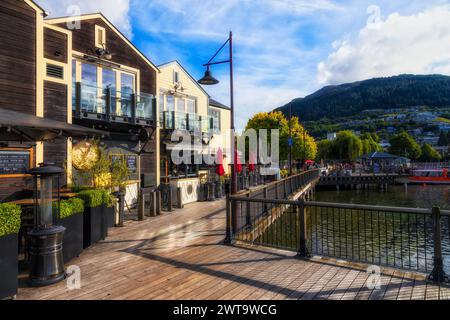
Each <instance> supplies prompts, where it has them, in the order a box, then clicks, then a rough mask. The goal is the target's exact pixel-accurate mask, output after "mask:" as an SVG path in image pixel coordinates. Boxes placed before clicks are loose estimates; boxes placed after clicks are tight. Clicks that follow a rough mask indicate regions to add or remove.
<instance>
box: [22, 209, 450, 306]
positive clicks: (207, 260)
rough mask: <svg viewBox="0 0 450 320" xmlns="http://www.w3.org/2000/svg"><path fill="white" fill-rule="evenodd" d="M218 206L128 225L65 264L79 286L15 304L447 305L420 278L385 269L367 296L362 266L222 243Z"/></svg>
mask: <svg viewBox="0 0 450 320" xmlns="http://www.w3.org/2000/svg"><path fill="white" fill-rule="evenodd" d="M224 218H225V212H224V203H223V202H213V203H195V204H193V205H190V206H187V207H186V208H185V209H183V210H179V211H176V213H173V214H168V215H164V216H160V217H157V218H149V219H147V220H145V221H143V222H135V221H131V222H128V223H127V224H126V227H125V228H120V229H113V230H111V234H110V236H109V237H108V238H107V239H106V240H105V241H103V242H100V243H98V244H97V245H94V246H93V247H91V248H89V249H88V250H86V251H85V252H83V254H82V255H81V256H80V257H79V258H78V259H75V260H74V261H73V262H71V264H76V265H78V266H79V267H80V269H81V275H82V287H81V289H79V290H68V289H67V288H66V286H65V283H64V282H62V283H58V284H55V285H53V286H50V287H46V288H21V289H20V290H19V295H18V299H223V300H229V299H252V300H253V299H339V300H340V299H345V300H347V299H364V300H367V299H425V298H426V299H439V298H440V299H448V298H449V296H450V289H449V288H446V287H441V288H440V287H438V286H434V285H431V284H428V283H426V282H425V281H424V279H425V278H424V276H423V275H417V274H410V273H402V272H400V271H398V270H396V271H394V270H389V269H385V270H383V275H382V278H381V281H382V286H381V289H380V290H370V289H368V288H367V285H366V282H367V279H368V274H367V272H366V271H365V269H364V267H362V268H361V266H360V265H354V264H351V263H344V262H335V261H332V260H325V259H319V258H314V259H312V260H304V259H298V258H297V257H296V256H295V255H294V254H293V253H287V252H283V251H276V250H271V249H264V248H259V247H235V246H226V245H223V244H222V241H223V234H224V229H225V219H224Z"/></svg>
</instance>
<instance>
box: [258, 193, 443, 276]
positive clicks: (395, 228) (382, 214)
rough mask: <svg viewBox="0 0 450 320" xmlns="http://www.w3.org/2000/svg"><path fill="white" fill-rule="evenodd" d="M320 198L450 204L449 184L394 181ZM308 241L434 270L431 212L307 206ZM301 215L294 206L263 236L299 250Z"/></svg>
mask: <svg viewBox="0 0 450 320" xmlns="http://www.w3.org/2000/svg"><path fill="white" fill-rule="evenodd" d="M314 200H315V201H319V202H335V203H353V204H365V205H378V206H388V207H407V208H427V209H430V212H431V208H432V207H435V206H437V207H440V208H442V209H450V187H449V186H408V189H407V190H405V188H404V187H403V186H390V187H389V188H388V190H386V191H382V190H378V189H370V190H341V191H317V192H316V193H315V199H314ZM306 219H307V245H308V248H309V251H310V252H311V253H313V254H318V255H323V256H331V257H337V258H342V259H346V260H356V261H362V262H367V263H369V264H378V265H389V266H395V267H398V268H403V269H412V270H419V271H422V272H426V273H429V272H431V270H432V269H433V252H434V250H433V244H434V241H433V231H432V225H433V223H432V220H431V214H430V215H423V214H403V213H396V212H390V211H378V210H349V209H337V208H325V207H307V208H306ZM441 223H442V247H443V248H442V250H443V258H444V269H445V271H446V272H447V274H450V233H449V229H450V219H449V217H442V219H441ZM299 230H300V228H299V220H298V215H297V213H296V211H295V210H291V209H288V210H286V211H285V214H283V215H282V216H281V217H280V218H278V219H277V221H275V223H273V224H272V225H271V226H270V227H269V228H268V229H267V230H266V232H265V233H264V234H263V235H262V236H261V237H259V238H258V239H257V241H256V242H260V243H261V244H266V245H267V244H268V245H273V246H276V247H280V248H286V249H289V250H298V239H299Z"/></svg>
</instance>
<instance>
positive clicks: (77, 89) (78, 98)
mask: <svg viewBox="0 0 450 320" xmlns="http://www.w3.org/2000/svg"><path fill="white" fill-rule="evenodd" d="M75 117H76V118H78V119H81V83H80V82H77V83H76V84H75Z"/></svg>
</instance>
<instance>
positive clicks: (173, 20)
mask: <svg viewBox="0 0 450 320" xmlns="http://www.w3.org/2000/svg"><path fill="white" fill-rule="evenodd" d="M336 10H340V7H338V6H337V5H335V4H333V2H332V1H329V0H319V1H306V0H227V1H223V0H209V1H204V0H140V1H135V2H133V3H132V11H133V12H139V14H133V15H132V18H133V23H134V24H135V25H136V26H137V28H139V30H140V31H143V32H144V33H147V34H148V36H149V37H152V38H155V37H156V38H157V39H158V41H159V45H158V46H152V45H151V44H148V45H147V44H142V47H143V48H144V52H146V53H147V54H148V55H149V56H151V57H155V56H156V57H157V60H158V59H160V60H161V61H157V63H162V62H165V61H167V60H170V59H178V60H180V62H181V63H183V64H184V65H185V66H186V67H187V68H188V69H189V71H190V72H191V73H193V74H194V76H200V74H201V73H202V71H203V70H202V67H201V63H202V62H206V61H207V60H208V59H209V58H210V57H211V56H212V54H213V53H214V51H215V50H216V49H218V48H219V46H220V45H221V44H222V42H223V41H225V40H226V37H227V35H228V31H229V30H233V34H234V40H235V50H234V52H235V77H236V78H235V110H236V114H235V119H236V127H237V128H242V127H243V126H245V124H246V121H247V119H248V118H249V117H251V116H252V115H253V114H254V113H256V112H260V111H270V110H273V109H274V108H276V107H279V106H281V105H283V104H285V103H287V102H289V101H290V100H291V99H293V98H294V97H299V96H301V95H303V94H305V93H307V92H309V91H310V90H312V86H313V85H315V83H314V84H313V83H312V82H313V81H310V78H309V77H308V76H309V75H311V74H314V73H315V66H316V63H317V52H316V48H317V47H315V44H311V45H310V48H305V45H304V43H303V41H304V39H303V38H302V37H300V36H299V34H301V33H305V34H306V33H309V35H307V36H306V37H308V36H309V37H311V38H312V37H313V36H312V34H313V33H314V30H312V29H313V28H311V27H310V26H308V23H316V22H318V21H321V19H324V17H322V16H320V15H315V14H314V13H325V12H326V13H331V12H334V11H336ZM149 21H151V23H149ZM311 47H312V48H311ZM167 48H170V50H168V49H167ZM161 51H163V52H165V53H169V54H171V55H172V56H170V57H169V56H167V55H165V56H161V55H160V54H159V52H161ZM226 56H227V55H226V53H224V54H222V55H221V57H219V59H220V58H224V57H226ZM313 61H314V62H313ZM189 64H191V65H189ZM190 66H192V68H190ZM213 74H214V76H215V77H217V78H218V79H220V80H221V84H220V85H219V86H214V87H206V88H205V89H206V90H207V91H208V92H209V93H210V94H211V96H212V97H214V98H215V99H217V100H219V101H221V102H223V103H225V104H228V103H229V87H228V77H229V75H228V69H227V66H215V67H213Z"/></svg>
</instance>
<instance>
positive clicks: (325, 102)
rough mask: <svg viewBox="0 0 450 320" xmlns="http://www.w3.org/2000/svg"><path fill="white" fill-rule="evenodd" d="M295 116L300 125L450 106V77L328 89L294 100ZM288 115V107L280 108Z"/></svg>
mask: <svg viewBox="0 0 450 320" xmlns="http://www.w3.org/2000/svg"><path fill="white" fill-rule="evenodd" d="M291 104H292V115H293V116H299V117H300V120H301V121H316V120H320V119H321V118H324V117H326V118H329V119H333V118H339V117H348V116H352V115H355V114H358V113H361V112H362V111H363V110H370V109H395V108H403V107H411V106H423V105H425V106H433V107H444V106H445V107H448V106H450V77H448V76H443V75H400V76H395V77H388V78H374V79H370V80H365V81H358V82H354V83H347V84H342V85H336V86H327V87H324V88H322V89H320V90H319V91H317V92H315V93H313V94H311V95H309V96H306V97H305V98H298V99H294V100H293V101H292V102H291ZM276 110H280V111H282V112H283V113H285V114H286V115H288V114H289V104H287V105H285V106H283V107H280V108H278V109H276Z"/></svg>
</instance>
